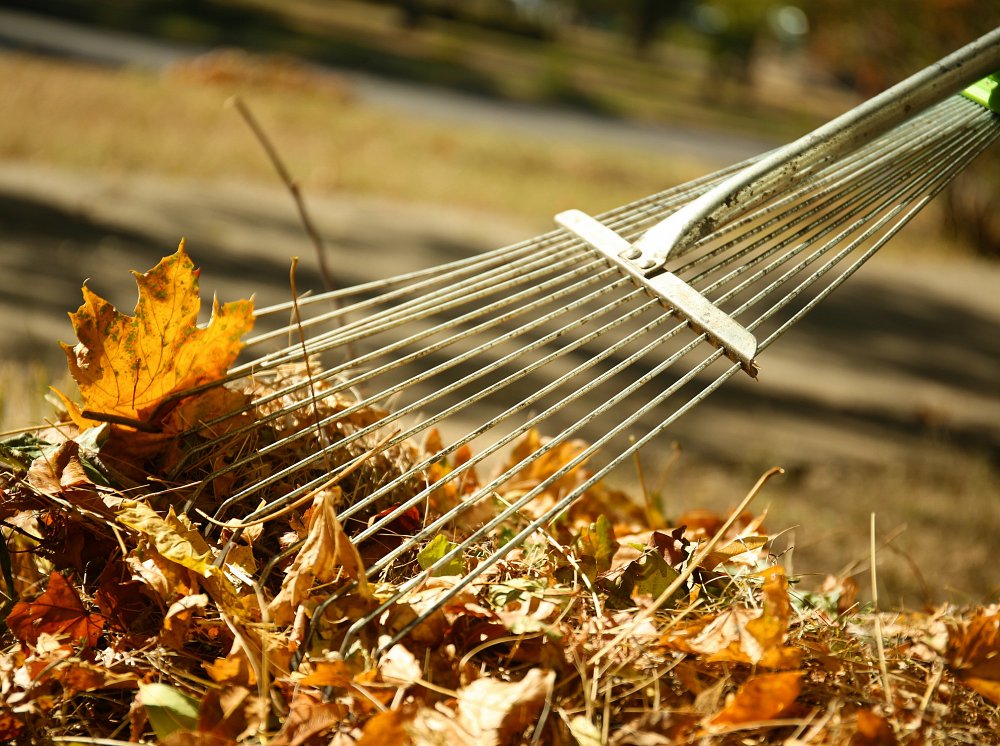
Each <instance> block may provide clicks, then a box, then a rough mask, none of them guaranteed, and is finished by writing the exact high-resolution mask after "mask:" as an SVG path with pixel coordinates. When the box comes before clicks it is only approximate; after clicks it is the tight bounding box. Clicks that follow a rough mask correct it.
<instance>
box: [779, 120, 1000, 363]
mask: <svg viewBox="0 0 1000 746" xmlns="http://www.w3.org/2000/svg"><path fill="white" fill-rule="evenodd" d="M998 136H1000V130H998V129H995V130H994V131H993V132H986V133H983V135H982V136H981V137H980V138H979V139H978V140H977V142H976V143H975V147H976V149H975V150H970V151H969V152H962V153H960V154H959V157H958V158H956V159H955V160H953V161H952V162H951V163H950V164H949V168H948V169H947V170H945V171H942V172H940V173H939V174H936V175H935V177H934V180H933V183H932V184H931V185H930V188H929V189H928V190H927V191H926V192H925V193H924V194H923V195H922V196H921V197H920V199H919V200H914V201H913V202H912V203H910V207H909V209H908V210H907V211H906V212H905V213H903V214H902V215H901V216H899V217H898V219H897V220H896V222H895V223H894V224H892V225H888V226H887V223H888V220H889V218H890V217H895V216H897V215H899V213H900V212H902V206H900V209H899V210H897V211H895V212H894V213H893V215H892V216H887V217H886V219H885V221H883V222H882V225H880V226H872V228H870V229H869V230H868V231H866V232H865V233H864V234H862V235H861V236H860V237H858V238H856V239H855V240H854V241H852V242H851V244H850V245H849V246H848V247H846V248H845V250H844V251H843V252H841V253H842V254H843V253H844V252H848V251H853V250H854V249H856V248H857V247H859V246H861V245H862V244H863V243H864V242H865V241H867V240H869V239H871V238H872V237H873V236H874V235H875V233H876V232H877V231H878V230H880V229H883V228H884V232H883V233H882V234H881V235H880V236H879V237H878V238H877V239H876V240H875V241H874V242H873V243H872V244H871V246H869V247H868V248H867V249H866V250H865V251H864V252H863V253H862V254H861V256H860V257H859V258H858V259H856V260H855V262H854V263H853V264H851V265H850V266H849V267H848V268H847V269H846V270H845V271H844V272H843V273H842V274H841V275H839V276H838V277H837V278H836V279H835V280H833V281H832V282H831V283H830V284H829V285H827V286H826V287H824V288H823V289H822V290H821V291H820V292H819V293H817V295H816V296H814V297H813V298H811V299H810V300H809V301H808V302H807V303H806V304H805V305H803V307H802V308H800V309H799V310H798V311H796V312H795V313H794V314H793V315H792V316H791V317H789V318H788V319H787V320H785V321H784V322H783V323H782V324H781V325H780V326H779V327H778V328H777V329H775V330H774V331H773V332H771V334H770V335H768V336H767V337H766V338H765V339H764V340H763V341H762V342H761V345H760V346H761V349H763V348H766V347H768V346H770V345H771V344H773V343H774V342H775V341H776V340H777V339H779V338H780V337H781V336H782V335H783V334H785V333H786V332H787V331H788V330H789V329H790V328H791V327H792V325H793V324H795V323H796V322H797V321H799V320H800V319H801V318H802V317H803V316H805V315H806V314H807V313H808V312H809V311H810V310H812V309H813V308H814V307H815V306H816V305H817V304H818V303H820V302H821V301H822V300H823V299H824V298H826V297H827V296H828V295H829V294H830V293H832V292H833V291H834V290H836V289H837V288H838V287H839V286H840V285H841V284H843V283H844V282H845V281H846V280H847V279H848V278H849V277H850V276H851V275H853V274H854V273H855V272H857V270H858V269H860V268H861V266H862V265H864V263H865V262H866V261H868V259H870V258H871V257H872V256H874V254H875V253H876V252H877V251H878V250H879V249H880V248H881V247H882V246H884V245H885V243H886V242H887V241H889V239H891V238H892V237H893V236H894V235H895V234H896V233H897V232H898V231H899V230H900V229H901V228H902V227H903V226H904V225H906V223H907V222H909V220H910V219H911V218H912V217H913V216H914V215H916V213H918V212H919V211H920V210H921V209H922V208H923V207H924V206H925V205H926V204H927V203H928V202H929V201H930V200H932V199H933V198H934V197H935V196H936V195H938V194H939V193H940V192H941V191H942V190H943V189H944V188H945V187H947V186H948V184H949V183H951V181H952V179H954V177H955V176H956V175H957V174H959V173H960V172H961V171H962V170H963V169H964V168H965V167H966V166H968V164H969V163H970V162H971V161H972V160H973V159H974V158H975V157H976V156H977V155H978V154H979V153H981V152H982V151H983V150H984V149H985V148H986V147H987V146H989V145H990V144H991V143H992V142H993V141H995V140H996V139H997V138H998ZM845 255H846V254H845ZM817 279H818V278H817ZM803 290H805V287H802V286H801V285H800V286H799V287H797V288H795V289H794V290H793V291H792V292H791V293H789V294H788V295H787V296H786V297H785V298H783V299H782V301H781V302H780V303H779V304H775V305H774V306H773V307H772V308H770V309H768V310H767V311H766V312H765V313H764V314H763V315H762V316H761V319H760V321H764V320H766V319H769V318H771V317H772V316H774V315H775V314H776V313H777V312H778V311H780V310H781V309H782V308H783V307H784V306H786V305H788V304H789V303H791V302H792V301H793V300H794V299H795V298H796V297H797V296H798V295H799V294H801V292H802V291H803Z"/></svg>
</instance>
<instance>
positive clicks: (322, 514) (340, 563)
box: [268, 487, 371, 626]
mask: <svg viewBox="0 0 1000 746" xmlns="http://www.w3.org/2000/svg"><path fill="white" fill-rule="evenodd" d="M340 499H341V494H340V488H339V487H329V488H327V489H324V490H320V491H319V492H317V493H316V497H315V498H314V499H313V505H312V508H311V511H312V514H311V515H310V517H309V532H308V534H307V535H306V538H305V542H304V543H303V544H302V547H301V548H300V549H299V553H298V554H297V555H295V560H294V561H293V562H292V564H291V566H290V567H289V568H288V570H287V571H286V572H285V579H284V581H282V583H281V590H280V591H278V594H277V595H276V596H275V597H274V599H273V600H272V601H271V603H270V604H268V612H269V614H270V616H271V620H272V621H273V622H274V623H275V624H277V625H279V626H283V625H286V624H291V622H292V620H293V619H294V618H295V610H296V609H297V608H298V606H299V604H300V603H302V602H303V601H304V600H305V599H306V598H308V596H309V592H310V591H311V590H312V587H313V585H315V584H316V583H329V582H331V581H333V580H335V579H337V578H339V577H341V576H342V575H345V574H346V575H347V576H348V577H349V578H351V579H352V580H356V581H358V589H359V592H360V593H361V595H362V596H365V597H368V596H370V595H371V589H370V588H369V586H368V580H367V578H366V576H365V568H364V566H363V565H362V563H361V557H360V555H359V554H358V550H357V549H356V548H355V547H354V545H353V544H352V543H351V540H350V539H349V538H348V537H347V534H346V533H345V532H344V528H343V526H341V525H340V521H339V520H337V505H339V504H340Z"/></svg>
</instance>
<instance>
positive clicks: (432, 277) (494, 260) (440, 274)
mask: <svg viewBox="0 0 1000 746" xmlns="http://www.w3.org/2000/svg"><path fill="white" fill-rule="evenodd" d="M536 253H537V249H536V248H535V247H533V246H527V247H525V246H522V245H521V244H518V245H516V246H512V247H505V248H504V249H502V250H500V251H493V252H489V254H490V255H489V256H488V257H487V256H485V255H480V256H478V257H472V258H471V259H461V260H459V261H457V262H453V263H451V264H446V265H443V266H441V267H438V268H436V269H437V270H438V271H437V272H433V271H426V270H425V271H420V272H413V273H408V274H406V275H402V276H400V277H399V278H393V279H391V280H386V281H378V282H372V283H368V284H367V285H364V286H361V288H350V289H348V291H333V292H331V293H324V294H323V295H320V296H310V297H309V298H304V299H302V300H300V301H299V303H298V305H299V310H300V311H301V310H302V309H303V308H304V307H305V305H306V301H309V302H312V303H315V302H317V301H324V302H332V301H337V300H340V299H342V298H343V297H345V296H346V295H347V294H348V293H350V294H351V295H357V294H364V291H366V290H367V289H368V288H369V287H371V288H373V289H374V288H380V287H381V288H385V287H391V286H392V285H394V284H397V283H399V282H407V283H408V284H406V285H405V286H400V287H397V288H395V289H393V290H388V291H387V292H383V293H381V294H379V295H377V296H373V297H366V298H365V299H364V300H361V301H358V302H356V303H354V304H352V305H350V306H345V307H341V308H335V309H331V310H329V311H326V312H324V313H322V314H319V315H316V316H311V317H306V318H303V320H302V328H304V329H308V328H311V327H313V326H316V325H319V324H325V323H328V322H331V321H335V320H337V319H338V318H341V317H343V316H348V315H351V314H357V313H359V312H360V311H363V310H365V309H366V308H371V307H372V306H377V305H382V304H385V303H387V302H390V301H392V300H395V299H396V298H400V297H403V296H405V295H407V294H408V293H416V292H418V291H422V290H424V289H425V288H429V287H434V286H435V285H450V284H454V282H455V280H456V279H458V278H463V277H467V276H473V277H475V276H478V275H480V274H481V273H482V272H483V269H484V268H486V267H495V266H497V265H499V266H500V267H506V266H507V265H508V263H509V262H511V261H513V260H515V259H516V258H519V257H522V256H525V255H533V254H536ZM456 265H458V266H456ZM412 280H416V282H413V281H412ZM295 305H296V304H295V302H293V301H289V302H285V303H281V304H278V305H275V306H270V307H268V308H265V309H261V310H259V311H257V312H256V313H255V317H256V318H258V319H259V318H262V317H265V316H267V315H270V314H272V313H278V312H283V313H288V312H289V311H291V310H292V309H293V308H294V307H295ZM295 326H297V325H292V324H288V325H285V326H283V327H281V328H278V329H274V330H271V331H269V332H265V333H263V334H260V335H258V336H255V337H252V338H250V339H249V340H247V342H246V346H247V347H252V346H255V345H258V344H261V343H263V342H266V341H269V340H270V339H273V338H275V337H280V336H284V335H286V334H288V333H290V332H292V331H293V330H294V329H295ZM273 354H274V353H271V355H273ZM267 357H268V355H265V356H264V357H263V358H260V359H258V360H257V361H254V363H256V364H257V365H260V364H261V362H262V361H263V360H265V359H266V358H267ZM254 363H248V364H245V365H244V366H240V368H235V369H234V370H240V369H241V368H247V367H248V366H249V365H252V364H254Z"/></svg>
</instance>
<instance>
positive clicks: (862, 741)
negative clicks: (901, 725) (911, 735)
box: [850, 710, 898, 746]
mask: <svg viewBox="0 0 1000 746" xmlns="http://www.w3.org/2000/svg"><path fill="white" fill-rule="evenodd" d="M857 725H858V730H857V732H856V733H855V734H854V736H852V737H851V743H850V746H896V744H897V743H898V741H897V740H896V734H895V733H893V732H892V726H890V725H889V722H888V721H887V720H886V719H885V718H884V717H882V716H881V715H876V714H875V713H874V712H872V711H871V710H859V711H858V723H857Z"/></svg>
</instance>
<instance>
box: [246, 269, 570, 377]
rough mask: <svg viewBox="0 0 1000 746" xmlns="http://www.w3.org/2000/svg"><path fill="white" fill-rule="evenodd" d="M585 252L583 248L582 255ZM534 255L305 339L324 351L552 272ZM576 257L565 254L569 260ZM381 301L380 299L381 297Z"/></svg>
mask: <svg viewBox="0 0 1000 746" xmlns="http://www.w3.org/2000/svg"><path fill="white" fill-rule="evenodd" d="M582 255H583V252H581V256H582ZM546 258H547V257H545V256H539V255H538V254H537V252H536V253H535V254H534V255H527V256H525V257H521V259H520V260H518V262H504V263H503V264H502V265H501V266H499V267H497V268H495V269H493V270H491V271H489V272H485V273H481V274H476V275H473V276H472V278H471V279H470V280H467V281H466V282H464V283H463V282H458V283H452V284H450V285H447V286H446V287H444V288H442V289H440V290H436V291H433V292H430V293H424V294H421V295H419V296H417V297H415V298H413V299H411V300H408V301H406V302H404V303H401V304H398V305H395V306H393V307H391V308H389V309H386V310H384V311H380V312H378V313H376V314H373V315H371V316H368V317H366V318H362V319H358V320H357V321H354V322H351V323H349V324H345V325H344V326H342V327H340V328H337V329H333V330H331V331H329V332H326V333H324V334H321V335H319V336H317V337H313V338H312V339H309V340H307V341H306V346H307V350H308V352H309V354H313V353H316V352H323V351H325V350H329V349H333V348H334V347H337V346H340V345H342V344H345V343H346V342H350V341H357V340H359V339H362V338H363V337H365V336H369V335H371V334H374V333H377V332H379V331H383V330H385V329H387V328H391V327H392V326H394V325H396V324H398V323H399V322H400V321H401V320H407V321H409V320H413V319H416V318H423V317H425V316H428V315H431V314H433V313H440V312H441V311H442V310H448V309H450V308H454V307H455V306H458V305H463V304H465V303H467V302H469V301H470V300H475V299H478V298H479V297H485V296H486V295H490V294H492V293H495V292H497V287H498V286H504V287H506V286H509V285H520V284H527V283H529V282H530V281H532V280H534V279H537V278H538V277H539V276H542V275H544V274H551V273H552V271H553V263H552V262H551V258H550V257H549V258H548V259H549V260H548V261H546ZM572 258H573V257H564V258H563V259H562V261H563V262H567V261H569V260H570V259H572ZM379 302H380V303H381V301H379ZM288 330H289V331H290V332H293V333H294V332H295V331H297V325H289V327H288ZM301 354H302V348H301V345H300V344H298V343H292V344H290V345H288V346H287V347H285V348H284V349H283V350H280V351H278V352H275V353H271V354H270V355H266V356H264V357H263V358H261V360H260V361H259V362H258V366H261V365H266V367H274V366H277V365H281V364H283V363H285V362H288V361H289V360H291V359H298V358H300V357H301Z"/></svg>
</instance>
